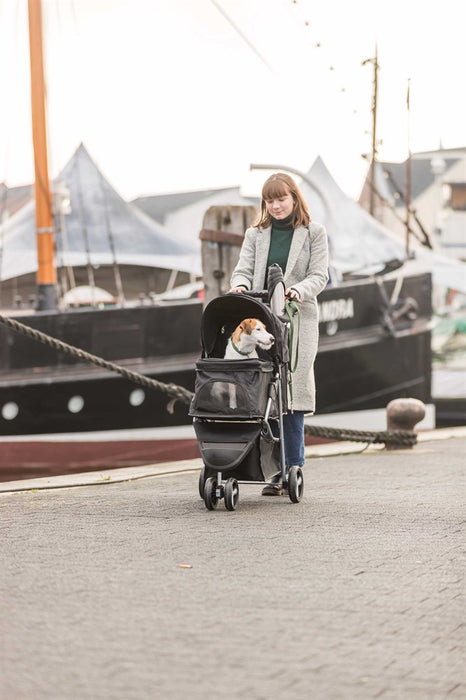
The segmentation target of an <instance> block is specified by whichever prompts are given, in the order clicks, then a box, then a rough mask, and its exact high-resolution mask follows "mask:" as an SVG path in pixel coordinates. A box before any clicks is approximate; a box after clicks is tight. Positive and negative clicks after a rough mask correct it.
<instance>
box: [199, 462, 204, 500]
mask: <svg viewBox="0 0 466 700" xmlns="http://www.w3.org/2000/svg"><path fill="white" fill-rule="evenodd" d="M204 484H205V467H202V469H201V473H200V474H199V496H200V497H201V498H204Z"/></svg>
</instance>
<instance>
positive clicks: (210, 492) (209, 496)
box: [203, 476, 218, 510]
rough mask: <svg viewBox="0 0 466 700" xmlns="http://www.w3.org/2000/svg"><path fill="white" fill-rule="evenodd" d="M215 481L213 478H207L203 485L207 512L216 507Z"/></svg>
mask: <svg viewBox="0 0 466 700" xmlns="http://www.w3.org/2000/svg"><path fill="white" fill-rule="evenodd" d="M216 487H217V480H216V479H215V477H213V476H209V478H208V479H206V481H205V484H204V496H203V498H204V503H205V507H206V508H207V510H214V509H215V508H216V507H217V503H218V498H217V496H216V494H215V489H216Z"/></svg>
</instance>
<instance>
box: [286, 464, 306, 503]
mask: <svg viewBox="0 0 466 700" xmlns="http://www.w3.org/2000/svg"><path fill="white" fill-rule="evenodd" d="M303 493H304V479H303V471H302V469H301V467H290V471H289V472H288V496H289V498H290V501H291V502H292V503H299V501H300V500H301V498H302V497H303Z"/></svg>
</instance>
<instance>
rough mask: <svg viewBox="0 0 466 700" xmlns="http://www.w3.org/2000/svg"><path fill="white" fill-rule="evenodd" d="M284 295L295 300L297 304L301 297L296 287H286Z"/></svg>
mask: <svg viewBox="0 0 466 700" xmlns="http://www.w3.org/2000/svg"><path fill="white" fill-rule="evenodd" d="M285 296H286V297H287V299H289V300H290V301H297V302H298V303H299V304H301V297H300V295H299V292H297V291H296V289H293V288H292V287H288V289H287V290H286V291H285Z"/></svg>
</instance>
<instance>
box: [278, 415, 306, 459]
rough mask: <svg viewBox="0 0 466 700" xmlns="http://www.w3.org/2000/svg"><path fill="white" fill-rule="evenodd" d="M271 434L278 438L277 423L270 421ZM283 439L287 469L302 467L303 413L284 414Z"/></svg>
mask: <svg viewBox="0 0 466 700" xmlns="http://www.w3.org/2000/svg"><path fill="white" fill-rule="evenodd" d="M270 424H271V428H272V432H273V434H274V435H275V436H278V421H270ZM283 439H284V441H285V461H286V466H287V467H293V466H296V467H302V466H304V411H294V412H293V413H285V415H284V416H283Z"/></svg>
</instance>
